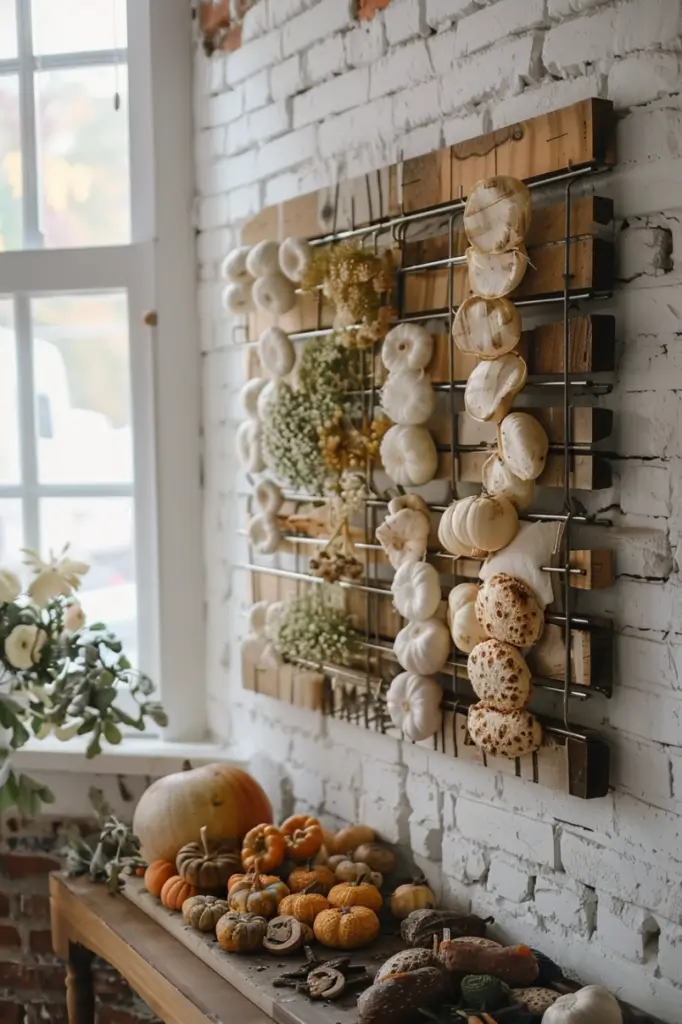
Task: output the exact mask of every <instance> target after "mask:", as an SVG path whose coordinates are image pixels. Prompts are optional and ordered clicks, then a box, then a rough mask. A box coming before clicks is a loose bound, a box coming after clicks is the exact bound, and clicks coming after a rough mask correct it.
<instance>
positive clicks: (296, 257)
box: [279, 238, 313, 284]
mask: <svg viewBox="0 0 682 1024" xmlns="http://www.w3.org/2000/svg"><path fill="white" fill-rule="evenodd" d="M312 255H313V250H312V247H311V245H310V243H309V242H308V240H307V239H305V238H285V239H284V241H283V242H282V244H281V245H280V247H279V269H280V270H281V271H282V273H283V274H284V276H285V277H288V278H289V280H290V281H293V282H294V283H295V284H300V283H301V281H302V280H303V278H304V276H305V274H306V271H307V270H308V267H309V266H310V260H311V259H312Z"/></svg>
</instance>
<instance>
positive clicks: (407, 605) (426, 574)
mask: <svg viewBox="0 0 682 1024" xmlns="http://www.w3.org/2000/svg"><path fill="white" fill-rule="evenodd" d="M391 591H392V592H393V603H394V605H395V607H396V611H397V612H398V614H399V615H401V616H402V617H403V618H404V619H410V620H416V621H420V620H423V619H430V618H432V616H434V615H435V614H436V612H437V611H438V608H439V607H440V600H441V591H440V576H439V575H438V570H437V569H434V567H433V566H432V565H429V563H428V562H405V563H404V564H403V565H401V566H400V568H399V569H398V571H397V572H396V574H395V576H394V578H393V583H392V584H391Z"/></svg>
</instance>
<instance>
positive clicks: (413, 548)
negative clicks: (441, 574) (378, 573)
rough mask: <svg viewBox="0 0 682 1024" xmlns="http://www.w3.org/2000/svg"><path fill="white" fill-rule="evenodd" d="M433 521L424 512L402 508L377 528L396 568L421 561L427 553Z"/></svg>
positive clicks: (383, 546)
mask: <svg viewBox="0 0 682 1024" xmlns="http://www.w3.org/2000/svg"><path fill="white" fill-rule="evenodd" d="M430 532H431V522H430V520H429V518H428V516H426V515H424V513H423V512H418V511H416V510H415V509H413V508H401V509H399V510H398V511H397V512H396V513H395V514H394V515H388V516H386V518H385V519H384V521H383V523H380V524H379V526H378V527H377V530H376V538H377V540H378V541H379V543H380V544H381V546H382V548H383V549H384V551H385V552H386V555H387V556H388V560H389V562H390V563H391V565H392V566H393V568H394V569H400V567H401V566H402V565H405V564H408V563H412V562H419V561H421V559H422V558H423V557H424V555H425V554H426V545H427V544H428V541H429V533H430Z"/></svg>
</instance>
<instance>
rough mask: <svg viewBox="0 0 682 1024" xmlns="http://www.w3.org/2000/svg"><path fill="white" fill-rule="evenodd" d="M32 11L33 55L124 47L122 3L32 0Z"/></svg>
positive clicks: (86, 0) (105, 0)
mask: <svg viewBox="0 0 682 1024" xmlns="http://www.w3.org/2000/svg"><path fill="white" fill-rule="evenodd" d="M2 2H3V0H0V3H2ZM21 2H22V3H26V2H28V0H21ZM32 10H33V52H34V53H41V54H42V53H82V52H83V51H85V50H120V49H124V48H125V47H126V46H127V44H128V41H127V33H126V0H32Z"/></svg>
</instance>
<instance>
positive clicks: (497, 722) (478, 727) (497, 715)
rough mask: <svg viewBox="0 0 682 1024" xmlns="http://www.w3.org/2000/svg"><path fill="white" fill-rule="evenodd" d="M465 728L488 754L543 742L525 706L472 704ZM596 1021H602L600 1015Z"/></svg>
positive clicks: (523, 750)
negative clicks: (507, 707)
mask: <svg viewBox="0 0 682 1024" xmlns="http://www.w3.org/2000/svg"><path fill="white" fill-rule="evenodd" d="M467 729H468V730H469V735H470V736H471V738H472V740H473V741H474V743H475V744H476V746H477V747H480V749H481V750H484V751H485V752H486V754H490V756H491V757H512V758H513V757H523V756H524V755H525V754H530V753H532V752H533V751H534V750H537V749H538V748H539V747H540V745H541V744H542V726H541V725H540V723H539V722H538V720H537V718H536V717H535V715H533V714H531V712H530V711H526V709H525V708H519V709H517V710H515V711H499V710H498V709H497V708H491V707H489V706H488V705H487V704H483V703H481V704H473V705H472V706H471V707H470V708H469V713H468V715H467ZM555 1005H556V1004H555ZM544 1019H545V1018H544V1017H543V1020H544ZM597 1021H598V1022H599V1024H601V1020H600V1018H597ZM595 1024H596V1021H595Z"/></svg>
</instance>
